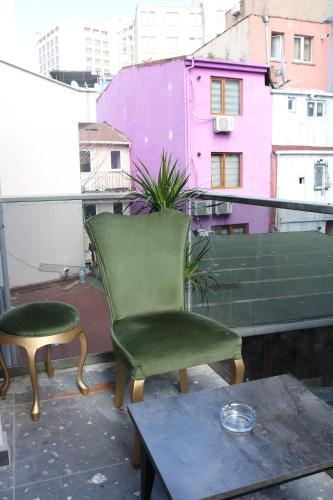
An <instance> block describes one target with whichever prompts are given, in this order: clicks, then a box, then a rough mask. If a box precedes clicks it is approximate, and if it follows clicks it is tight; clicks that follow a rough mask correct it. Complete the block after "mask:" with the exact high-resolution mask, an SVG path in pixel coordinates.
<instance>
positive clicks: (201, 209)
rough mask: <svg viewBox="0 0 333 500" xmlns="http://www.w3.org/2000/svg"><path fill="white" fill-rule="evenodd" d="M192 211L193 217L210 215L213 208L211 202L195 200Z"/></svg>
mask: <svg viewBox="0 0 333 500" xmlns="http://www.w3.org/2000/svg"><path fill="white" fill-rule="evenodd" d="M192 210H193V214H194V215H197V216H199V215H212V214H213V207H212V202H211V201H206V200H200V201H199V200H197V201H194V202H193V205H192Z"/></svg>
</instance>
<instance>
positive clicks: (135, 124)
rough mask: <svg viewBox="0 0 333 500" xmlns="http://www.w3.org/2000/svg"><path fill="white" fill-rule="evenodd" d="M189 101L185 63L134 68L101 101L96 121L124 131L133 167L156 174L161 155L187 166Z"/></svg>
mask: <svg viewBox="0 0 333 500" xmlns="http://www.w3.org/2000/svg"><path fill="white" fill-rule="evenodd" d="M185 102H186V99H185V81H184V61H183V60H182V59H175V60H170V61H169V62H166V63H165V62H163V63H162V62H161V63H158V62H156V63H149V64H143V65H139V66H131V67H129V68H124V69H122V70H121V71H120V72H119V73H118V74H117V75H116V77H115V78H114V79H113V80H112V82H111V83H110V85H109V86H108V88H107V89H106V90H105V91H104V93H103V94H102V95H101V96H100V97H99V99H98V101H97V118H98V121H106V122H108V123H110V124H111V125H112V126H113V127H115V128H117V129H118V130H121V131H122V132H123V133H124V134H125V135H126V136H127V137H128V138H129V139H130V140H131V143H132V146H131V152H130V155H131V160H132V162H137V161H138V160H139V159H140V160H142V161H143V162H144V163H145V165H147V167H148V168H149V169H150V171H151V172H152V173H153V174H155V173H156V172H157V171H158V170H159V166H160V157H161V154H162V152H163V151H165V152H167V153H171V154H172V158H173V159H174V160H176V159H178V161H179V165H180V167H182V168H186V166H187V159H186V158H187V157H186V148H185V144H186V128H185V106H186V104H185ZM132 168H133V166H132Z"/></svg>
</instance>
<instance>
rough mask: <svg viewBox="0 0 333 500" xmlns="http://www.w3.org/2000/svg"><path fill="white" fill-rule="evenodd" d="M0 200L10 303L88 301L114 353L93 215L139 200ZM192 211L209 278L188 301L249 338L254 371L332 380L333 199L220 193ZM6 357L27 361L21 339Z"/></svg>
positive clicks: (95, 342)
mask: <svg viewBox="0 0 333 500" xmlns="http://www.w3.org/2000/svg"><path fill="white" fill-rule="evenodd" d="M0 202H1V203H2V215H3V226H4V227H3V228H2V229H1V236H2V237H1V245H0V248H1V260H2V267H1V270H2V274H1V294H0V306H1V309H2V311H3V310H5V309H6V308H9V307H11V306H16V305H19V304H24V303H27V302H32V301H35V300H59V301H63V302H68V303H70V304H73V305H75V306H76V307H77V308H78V309H79V311H80V314H81V319H82V323H83V326H84V327H85V330H86V333H87V337H88V345H89V353H90V354H91V355H93V354H101V353H110V352H112V343H111V338H110V324H111V318H110V316H109V311H108V307H107V302H106V297H105V294H104V290H103V285H102V283H101V280H100V277H99V274H98V268H97V267H96V266H95V263H94V258H93V254H92V252H91V246H90V242H89V239H88V236H87V234H86V233H85V230H84V220H85V219H86V218H89V217H91V216H93V215H95V214H97V213H100V212H102V211H109V212H114V213H124V214H128V216H131V215H130V214H131V213H133V210H132V209H131V204H132V203H133V199H131V197H130V195H127V197H126V198H125V197H124V196H121V197H120V196H119V194H117V193H114V192H113V193H112V192H110V193H89V194H87V193H83V194H82V195H73V196H52V197H47V196H46V197H28V198H27V197H25V198H1V199H0ZM186 210H187V211H189V212H190V213H191V216H192V229H191V232H190V236H189V239H190V244H191V245H192V246H193V249H194V250H193V256H194V258H195V255H196V252H197V251H198V250H200V249H201V248H203V247H205V251H204V254H203V256H202V259H201V261H200V264H199V266H198V273H197V278H198V279H199V281H200V282H201V288H200V287H199V290H198V289H196V288H193V289H192V288H191V287H190V288H189V287H185V289H184V290H185V295H186V303H187V307H188V308H190V309H191V310H192V311H194V312H197V313H199V314H203V315H207V316H209V317H211V318H214V319H216V320H218V321H220V322H222V323H224V324H226V325H227V326H228V327H230V328H232V329H234V330H235V331H237V332H238V333H239V334H240V335H241V336H242V337H243V350H244V359H245V364H246V366H247V373H246V376H247V378H249V379H253V378H258V377H261V376H264V375H270V374H278V373H285V372H291V373H294V374H295V375H296V376H299V377H300V378H303V379H308V380H311V381H313V383H318V384H319V385H321V384H324V385H329V384H331V383H332V382H333V381H332V373H331V371H332V368H331V362H330V353H331V351H332V345H331V340H330V337H331V328H332V326H333V305H332V304H333V300H332V299H333V259H332V256H333V238H332V235H333V207H331V206H330V205H325V204H311V203H301V202H294V201H282V200H273V199H258V198H256V199H254V198H253V199H250V198H242V197H238V196H231V195H230V196H227V195H223V196H220V195H216V194H213V193H212V192H209V193H204V194H202V195H201V196H200V197H199V198H198V199H195V200H194V201H192V202H191V206H190V207H186ZM0 223H1V221H0ZM124 251H126V249H124ZM82 265H84V266H85V267H86V269H87V279H86V283H84V284H81V283H79V277H78V275H79V270H80V267H81V266H82ZM161 286H162V284H161ZM200 290H201V292H202V293H200ZM77 355H78V346H76V345H75V344H67V345H61V346H54V349H53V356H54V357H55V358H58V359H64V358H71V357H75V356H77ZM6 357H7V361H8V362H9V363H11V364H12V365H13V364H14V365H15V364H25V363H26V358H25V355H24V353H21V352H20V351H19V350H16V349H13V348H11V349H9V348H7V350H6Z"/></svg>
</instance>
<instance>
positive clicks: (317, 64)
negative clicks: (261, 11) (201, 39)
mask: <svg viewBox="0 0 333 500" xmlns="http://www.w3.org/2000/svg"><path fill="white" fill-rule="evenodd" d="M289 3H291V4H294V3H297V4H298V3H299V4H301V3H302V2H289ZM283 5H284V4H283ZM330 36H331V26H330V25H329V24H328V23H323V22H313V21H303V20H299V19H291V18H286V15H285V16H284V17H283V18H281V17H274V16H262V15H256V14H249V15H247V17H244V18H243V19H241V20H240V21H239V22H238V23H237V24H235V25H233V26H231V27H229V28H228V29H226V30H225V31H224V33H222V34H221V35H219V36H218V37H216V38H215V39H214V40H212V41H211V42H209V43H207V44H206V45H205V46H203V47H202V48H200V49H198V50H197V51H196V52H195V55H196V56H199V57H207V56H208V55H210V56H211V57H216V58H222V59H227V60H231V61H243V62H246V61H247V62H251V63H256V64H258V63H261V64H263V63H266V64H269V66H270V70H271V79H272V82H273V84H274V86H276V87H281V86H284V87H291V88H311V89H321V90H324V91H329V78H330V46H331V42H330Z"/></svg>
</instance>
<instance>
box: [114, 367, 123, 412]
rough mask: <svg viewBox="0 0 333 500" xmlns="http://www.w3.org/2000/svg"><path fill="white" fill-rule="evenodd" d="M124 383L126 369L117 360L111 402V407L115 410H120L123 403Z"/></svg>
mask: <svg viewBox="0 0 333 500" xmlns="http://www.w3.org/2000/svg"><path fill="white" fill-rule="evenodd" d="M125 382H126V367H125V366H124V365H123V363H122V362H121V361H119V359H117V366H116V392H115V396H114V400H113V406H114V407H115V408H117V409H119V408H121V407H122V406H123V403H124V390H125Z"/></svg>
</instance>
